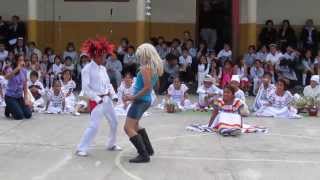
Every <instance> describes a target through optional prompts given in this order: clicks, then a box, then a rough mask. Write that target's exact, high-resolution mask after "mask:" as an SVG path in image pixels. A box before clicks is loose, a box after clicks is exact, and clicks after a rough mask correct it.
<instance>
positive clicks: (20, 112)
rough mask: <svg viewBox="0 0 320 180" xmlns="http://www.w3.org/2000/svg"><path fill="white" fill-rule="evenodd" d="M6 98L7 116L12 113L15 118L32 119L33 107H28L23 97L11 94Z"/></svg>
mask: <svg viewBox="0 0 320 180" xmlns="http://www.w3.org/2000/svg"><path fill="white" fill-rule="evenodd" d="M4 100H5V102H6V105H7V106H6V109H5V113H6V116H7V115H8V114H11V115H12V117H13V119H15V120H22V119H30V118H31V116H32V112H31V109H30V108H28V107H27V106H26V105H25V103H24V100H23V98H22V97H21V98H14V97H10V96H5V97H4Z"/></svg>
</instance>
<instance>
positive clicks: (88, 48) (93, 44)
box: [81, 37, 114, 58]
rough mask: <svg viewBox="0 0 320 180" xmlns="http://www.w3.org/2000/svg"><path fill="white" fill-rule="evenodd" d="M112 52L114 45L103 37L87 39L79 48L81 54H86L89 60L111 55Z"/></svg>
mask: <svg viewBox="0 0 320 180" xmlns="http://www.w3.org/2000/svg"><path fill="white" fill-rule="evenodd" d="M113 50H114V45H113V44H111V43H110V42H109V41H108V40H107V38H105V37H98V38H95V39H88V40H86V41H84V42H83V44H82V46H81V52H83V53H86V54H88V56H89V57H90V58H95V57H99V56H102V55H103V54H112V53H113Z"/></svg>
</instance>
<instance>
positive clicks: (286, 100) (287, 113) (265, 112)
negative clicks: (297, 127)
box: [256, 91, 301, 118]
mask: <svg viewBox="0 0 320 180" xmlns="http://www.w3.org/2000/svg"><path fill="white" fill-rule="evenodd" d="M268 101H269V104H270V105H263V106H262V107H261V108H260V109H259V110H258V111H257V112H256V115H257V116H261V117H276V118H301V116H299V115H298V114H297V112H298V111H297V109H295V108H294V107H292V106H290V103H291V102H292V101H293V96H292V94H291V93H290V92H289V91H286V92H285V93H284V95H283V96H278V95H277V94H276V91H273V92H272V93H271V94H270V97H269V98H268Z"/></svg>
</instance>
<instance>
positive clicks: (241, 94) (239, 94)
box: [234, 89, 246, 103]
mask: <svg viewBox="0 0 320 180" xmlns="http://www.w3.org/2000/svg"><path fill="white" fill-rule="evenodd" d="M234 96H235V97H236V98H237V99H240V100H241V101H242V102H243V103H245V102H246V95H245V94H244V92H243V91H242V90H241V89H238V91H237V92H236V93H235V94H234Z"/></svg>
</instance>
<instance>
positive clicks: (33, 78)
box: [28, 71, 45, 112]
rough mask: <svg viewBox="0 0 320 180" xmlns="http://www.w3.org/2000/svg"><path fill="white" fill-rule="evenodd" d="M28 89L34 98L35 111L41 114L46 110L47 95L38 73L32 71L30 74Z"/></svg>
mask: <svg viewBox="0 0 320 180" xmlns="http://www.w3.org/2000/svg"><path fill="white" fill-rule="evenodd" d="M28 88H29V90H30V92H31V95H32V97H33V100H34V101H33V103H32V106H33V111H35V112H41V111H43V110H44V108H45V101H44V99H43V95H44V94H45V89H44V87H43V84H42V83H41V82H40V81H39V73H38V72H37V71H32V72H31V73H30V80H29V81H28Z"/></svg>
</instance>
